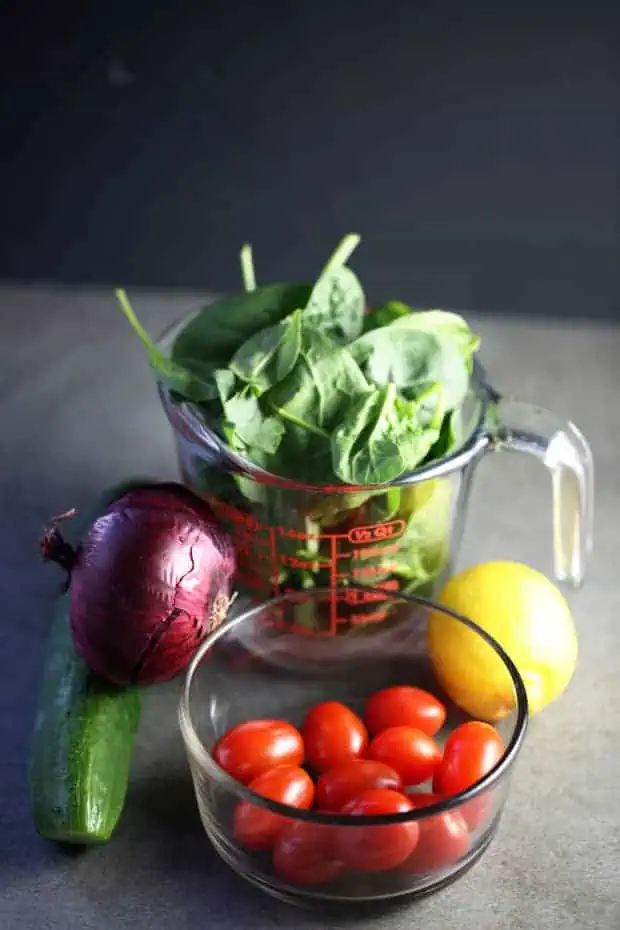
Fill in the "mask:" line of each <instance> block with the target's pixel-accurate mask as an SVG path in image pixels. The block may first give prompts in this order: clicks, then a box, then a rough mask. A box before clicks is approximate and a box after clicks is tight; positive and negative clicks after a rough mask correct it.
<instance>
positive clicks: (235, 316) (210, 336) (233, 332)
mask: <svg viewBox="0 0 620 930" xmlns="http://www.w3.org/2000/svg"><path fill="white" fill-rule="evenodd" d="M310 292H311V288H310V287H309V286H307V285H305V284H268V285H266V286H265V287H257V288H256V289H255V290H253V291H251V292H250V293H241V294H233V295H232V296H231V297H226V298H224V299H223V300H218V301H216V302H215V303H213V304H209V305H207V306H206V307H203V308H202V310H200V311H199V312H198V313H197V314H196V315H195V316H194V317H192V319H191V320H190V321H189V322H188V323H187V324H186V325H185V326H184V328H183V329H182V330H181V332H180V333H179V334H178V336H177V337H176V340H175V342H174V345H173V348H172V358H173V359H174V360H176V361H180V360H182V359H185V358H201V359H204V360H205V361H208V362H211V363H213V364H214V365H216V366H218V367H220V368H225V367H227V366H228V364H229V362H230V360H231V358H232V356H233V355H234V353H235V352H236V351H237V349H238V348H239V347H240V346H241V345H242V344H243V343H244V342H245V341H246V339H249V338H250V337H251V336H253V335H254V334H255V333H257V332H259V331H260V330H261V329H264V328H265V327H266V326H273V325H274V324H275V323H279V322H280V321H281V320H283V319H284V318H285V317H287V316H288V315H289V314H291V313H294V312H295V310H299V309H300V308H301V307H304V306H305V305H306V302H307V301H308V298H309V297H310Z"/></svg>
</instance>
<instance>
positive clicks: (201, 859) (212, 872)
mask: <svg viewBox="0 0 620 930" xmlns="http://www.w3.org/2000/svg"><path fill="white" fill-rule="evenodd" d="M127 803H128V807H129V808H130V809H131V820H132V832H133V830H136V829H140V832H141V833H142V830H144V834H145V837H146V836H147V835H148V843H149V855H150V856H152V857H153V858H156V859H157V860H158V866H159V867H162V866H163V868H164V869H165V871H166V873H167V874H168V875H169V876H170V877H171V878H173V880H174V882H175V884H176V885H177V886H178V887H179V889H182V892H183V893H184V894H186V895H187V896H190V897H194V898H195V896H196V894H197V893H198V894H200V896H201V897H202V898H203V899H204V902H205V905H208V914H209V917H210V918H212V919H213V922H214V925H216V926H218V925H219V924H218V923H217V920H216V919H215V918H216V915H217V912H220V911H221V912H222V919H224V915H225V919H226V922H230V925H231V926H244V925H245V924H244V921H250V920H251V921H255V920H256V917H257V915H258V914H261V915H262V916H263V917H264V918H265V919H266V920H268V921H269V922H270V923H273V925H274V926H280V925H281V923H282V924H284V923H286V924H288V923H289V922H290V921H291V920H293V919H294V920H295V925H296V926H297V927H308V928H311V927H315V926H316V927H321V928H323V927H325V926H326V923H325V921H326V919H327V918H329V917H333V918H334V919H337V920H338V921H339V922H351V923H353V924H355V923H358V922H359V921H361V920H363V921H364V922H366V923H368V922H369V921H371V920H375V919H377V918H379V917H380V916H381V915H386V914H396V913H398V912H402V911H404V910H405V909H406V908H411V907H412V906H414V907H416V908H417V907H420V906H422V905H423V902H420V903H419V904H413V905H412V902H411V901H410V900H407V899H399V900H398V901H395V902H392V903H385V902H384V903H381V904H378V905H372V904H368V903H363V904H359V905H355V904H350V903H349V904H346V905H330V906H313V907H309V908H308V909H305V908H304V909H302V908H295V907H293V906H292V905H288V904H285V903H283V902H281V901H278V900H276V899H275V898H271V897H270V896H268V895H266V894H264V893H263V892H261V891H260V890H259V889H257V888H255V887H254V886H253V885H251V884H249V883H247V882H245V881H244V880H243V879H241V878H240V877H239V876H238V875H237V874H236V873H235V872H233V871H232V870H231V869H230V868H229V867H228V866H227V865H226V864H225V863H224V862H223V861H222V860H221V859H220V858H219V856H218V855H217V853H216V852H215V850H214V849H213V847H212V846H211V843H210V842H209V840H208V838H207V837H206V835H205V832H204V829H203V827H202V824H201V822H200V818H199V815H198V811H197V809H196V799H195V796H194V792H193V788H192V784H191V779H190V777H189V773H188V772H186V771H182V770H179V771H177V772H174V773H171V772H169V773H167V774H165V775H163V774H162V775H161V776H160V777H157V776H155V777H152V778H149V779H144V780H143V781H142V782H138V783H137V784H135V785H134V786H133V789H132V791H131V792H130V797H129V798H128V802H127ZM144 842H146V839H145V840H144ZM152 866H153V869H154V871H157V870H158V866H156V865H155V863H152ZM197 882H198V884H197ZM151 892H152V889H151ZM248 925H249V924H248Z"/></svg>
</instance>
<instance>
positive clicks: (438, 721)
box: [364, 685, 446, 736]
mask: <svg viewBox="0 0 620 930" xmlns="http://www.w3.org/2000/svg"><path fill="white" fill-rule="evenodd" d="M445 720H446V708H445V707H444V706H443V704H442V703H441V701H438V700H437V698H436V697H434V696H433V695H432V694H429V692H428V691H422V689H421V688H412V687H410V686H409V685H396V686H395V687H393V688H384V689H383V691H377V692H376V694H373V695H372V697H369V698H368V700H367V702H366V707H365V708H364V723H365V724H366V727H367V728H368V732H369V733H370V734H371V735H372V736H374V735H375V734H376V733H380V732H381V730H387V729H388V727H414V729H416V730H422V732H423V733H428V735H429V736H434V735H435V733H437V732H438V731H439V730H441V728H442V726H443V725H444V723H445Z"/></svg>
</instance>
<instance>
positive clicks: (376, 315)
mask: <svg viewBox="0 0 620 930" xmlns="http://www.w3.org/2000/svg"><path fill="white" fill-rule="evenodd" d="M411 312H412V308H411V307H408V306H407V304H403V303H401V302H400V301H399V300H388V301H387V302H386V303H384V304H382V305H381V306H380V307H376V308H375V309H374V310H371V311H370V313H367V314H366V315H365V317H364V332H365V333H368V332H370V331H371V330H373V329H379V327H381V326H387V325H388V324H389V323H391V322H392V321H393V320H397V319H398V318H399V317H401V316H408V315H409V314H410V313H411Z"/></svg>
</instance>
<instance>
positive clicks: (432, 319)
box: [392, 310, 480, 371]
mask: <svg viewBox="0 0 620 930" xmlns="http://www.w3.org/2000/svg"><path fill="white" fill-rule="evenodd" d="M392 325H393V326H394V327H396V328H397V329H399V330H400V329H402V330H406V331H408V332H414V331H417V332H426V333H435V334H436V335H438V336H440V337H445V338H446V340H448V341H450V342H452V343H453V344H454V345H455V346H456V347H457V349H458V351H459V352H460V354H461V355H462V357H463V358H464V359H465V360H466V361H467V363H468V370H470V371H471V365H472V364H473V362H472V358H473V355H474V353H475V352H476V350H477V349H478V347H479V345H480V337H479V336H477V335H476V334H475V333H473V332H472V331H471V329H470V327H469V324H468V323H467V321H466V320H465V319H463V317H462V316H460V315H459V314H458V313H451V312H450V311H448V310H424V311H421V312H419V313H410V314H408V315H402V316H399V317H398V318H397V319H395V320H393V322H392Z"/></svg>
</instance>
